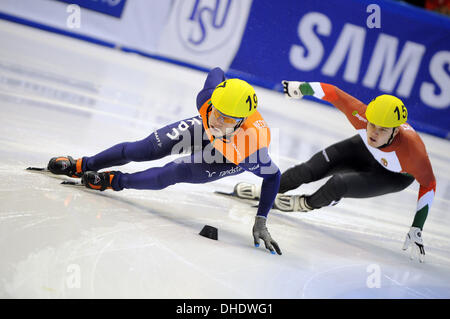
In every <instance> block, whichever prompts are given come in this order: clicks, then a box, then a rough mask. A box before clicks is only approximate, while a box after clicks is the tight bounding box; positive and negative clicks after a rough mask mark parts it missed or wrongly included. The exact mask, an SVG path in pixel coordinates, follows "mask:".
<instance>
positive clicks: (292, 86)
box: [281, 80, 304, 99]
mask: <svg viewBox="0 0 450 319" xmlns="http://www.w3.org/2000/svg"><path fill="white" fill-rule="evenodd" d="M281 83H282V84H283V91H284V96H286V97H290V98H292V99H301V98H302V97H303V94H302V92H301V91H300V84H302V83H304V82H298V81H286V80H283V81H281Z"/></svg>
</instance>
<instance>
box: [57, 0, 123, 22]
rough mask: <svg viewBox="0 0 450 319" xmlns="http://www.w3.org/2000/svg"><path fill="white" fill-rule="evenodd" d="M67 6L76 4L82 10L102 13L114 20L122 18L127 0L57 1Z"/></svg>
mask: <svg viewBox="0 0 450 319" xmlns="http://www.w3.org/2000/svg"><path fill="white" fill-rule="evenodd" d="M57 1H61V2H66V3H69V4H77V5H79V6H80V7H82V8H86V9H89V10H93V11H97V12H100V13H104V14H107V15H110V16H113V17H116V18H120V17H121V16H122V12H123V8H124V6H125V3H126V2H127V0H57Z"/></svg>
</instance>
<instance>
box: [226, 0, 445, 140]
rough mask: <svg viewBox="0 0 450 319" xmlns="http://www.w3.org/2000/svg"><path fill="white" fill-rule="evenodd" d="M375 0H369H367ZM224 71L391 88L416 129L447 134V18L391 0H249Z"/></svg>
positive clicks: (368, 95) (357, 88)
mask: <svg viewBox="0 0 450 319" xmlns="http://www.w3.org/2000/svg"><path fill="white" fill-rule="evenodd" d="M374 2H375V3H374ZM229 71H230V72H231V73H235V74H238V75H240V76H242V77H244V78H247V79H248V80H250V81H253V83H256V84H262V85H264V86H266V87H268V88H275V89H281V84H280V81H281V80H297V81H310V82H312V81H316V82H325V83H330V84H334V85H336V86H338V87H340V88H341V89H343V90H344V91H346V92H348V93H350V94H352V95H354V96H355V97H356V98H358V99H360V100H361V101H363V102H364V103H366V104H367V103H369V102H370V101H371V100H372V99H373V98H374V97H375V96H378V95H381V94H392V95H395V96H397V97H399V98H400V99H402V100H403V102H404V103H405V105H406V106H407V107H408V110H409V112H408V113H409V120H408V122H409V123H411V124H412V126H413V127H415V128H416V129H418V130H421V131H424V132H427V133H431V134H434V135H438V136H441V137H444V138H450V109H449V107H450V18H448V17H446V16H443V15H440V14H438V13H434V12H427V11H425V10H422V9H419V8H414V7H411V6H409V5H406V4H401V3H397V2H394V1H366V0H345V1H342V0H327V1H313V0H304V1H288V0H283V1H271V0H258V1H254V2H253V5H252V7H251V11H250V16H249V18H248V22H247V27H246V30H245V32H244V35H243V38H242V42H241V46H240V48H239V50H238V52H237V54H236V56H235V58H234V60H233V62H232V64H231V66H230V70H229Z"/></svg>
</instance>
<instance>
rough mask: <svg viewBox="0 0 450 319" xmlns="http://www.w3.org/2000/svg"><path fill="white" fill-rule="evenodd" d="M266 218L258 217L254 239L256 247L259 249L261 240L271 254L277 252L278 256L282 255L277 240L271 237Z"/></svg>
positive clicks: (254, 229) (254, 226) (254, 227)
mask: <svg viewBox="0 0 450 319" xmlns="http://www.w3.org/2000/svg"><path fill="white" fill-rule="evenodd" d="M266 220H267V219H266V218H265V217H262V216H256V218H255V224H254V225H253V239H254V242H255V247H259V239H262V240H264V244H265V245H266V248H267V249H268V250H270V253H272V254H275V251H276V252H277V254H278V255H281V250H280V247H278V244H277V242H276V241H275V240H273V239H272V236H270V233H269V231H268V230H267V227H266Z"/></svg>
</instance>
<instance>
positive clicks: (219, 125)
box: [208, 107, 239, 137]
mask: <svg viewBox="0 0 450 319" xmlns="http://www.w3.org/2000/svg"><path fill="white" fill-rule="evenodd" d="M208 122H209V123H208V125H209V130H210V132H211V134H212V135H214V136H215V137H222V136H225V135H227V134H231V133H233V132H234V128H235V127H236V125H238V123H239V120H237V119H234V118H232V117H228V116H225V115H223V114H222V113H220V112H219V111H218V110H217V109H216V108H215V107H212V109H211V113H210V115H209V121H208Z"/></svg>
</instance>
